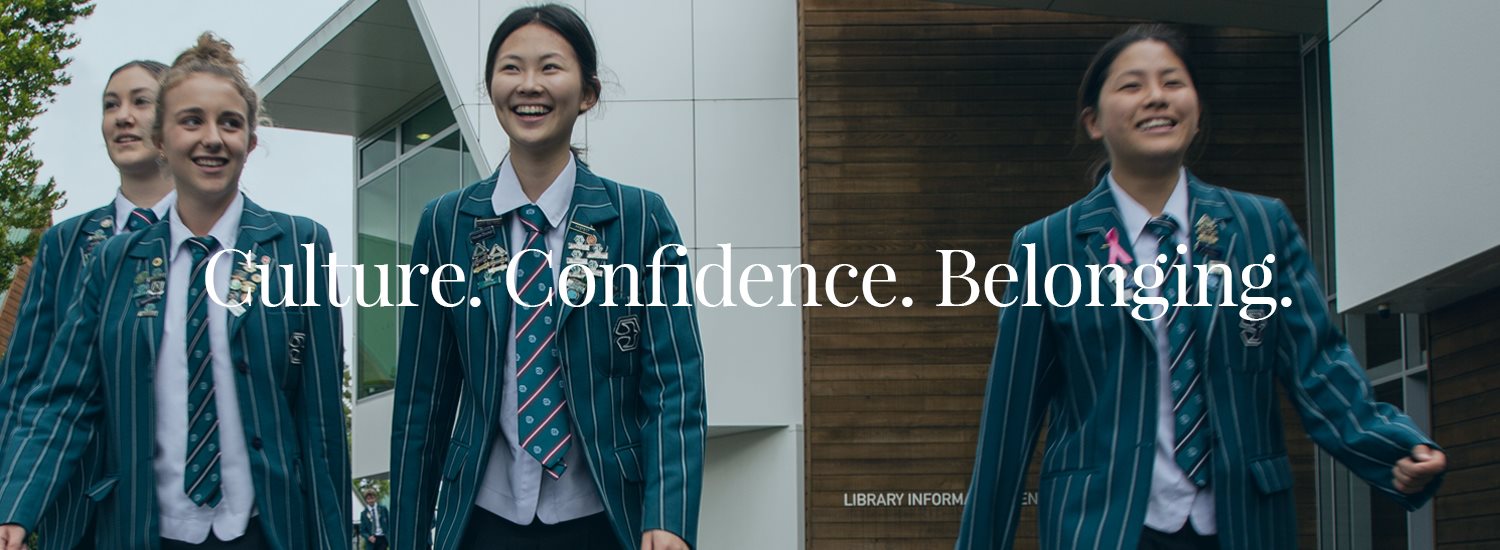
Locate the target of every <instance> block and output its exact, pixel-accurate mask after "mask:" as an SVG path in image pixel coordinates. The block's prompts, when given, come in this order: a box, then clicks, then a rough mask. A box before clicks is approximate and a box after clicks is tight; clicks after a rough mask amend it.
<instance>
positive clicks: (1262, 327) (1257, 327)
mask: <svg viewBox="0 0 1500 550" xmlns="http://www.w3.org/2000/svg"><path fill="white" fill-rule="evenodd" d="M1245 315H1246V316H1248V317H1250V318H1253V319H1258V320H1257V321H1252V320H1250V319H1244V318H1241V319H1240V342H1241V343H1243V344H1245V347H1247V348H1258V347H1260V345H1261V343H1262V342H1264V335H1265V331H1266V325H1268V324H1270V322H1271V318H1270V317H1271V312H1270V311H1269V310H1267V309H1266V308H1250V309H1248V310H1246V311H1245Z"/></svg>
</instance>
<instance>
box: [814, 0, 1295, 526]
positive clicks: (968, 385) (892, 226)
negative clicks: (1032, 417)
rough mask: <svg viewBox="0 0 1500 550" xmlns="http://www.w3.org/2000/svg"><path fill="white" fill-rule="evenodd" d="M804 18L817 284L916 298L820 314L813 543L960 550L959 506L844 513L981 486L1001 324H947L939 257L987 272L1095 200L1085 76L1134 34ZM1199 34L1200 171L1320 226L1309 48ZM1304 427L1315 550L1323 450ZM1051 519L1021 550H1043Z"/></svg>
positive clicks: (1028, 18)
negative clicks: (1017, 238) (900, 496)
mask: <svg viewBox="0 0 1500 550" xmlns="http://www.w3.org/2000/svg"><path fill="white" fill-rule="evenodd" d="M799 13H800V40H801V53H802V56H801V65H802V79H801V84H802V88H803V89H802V93H801V98H802V100H801V101H802V147H803V150H802V159H803V166H802V168H803V186H802V190H803V205H804V210H803V220H804V224H805V227H804V241H803V253H804V261H806V262H808V263H810V264H812V265H814V266H816V267H817V268H818V271H819V273H824V272H825V271H826V270H828V269H830V268H832V267H833V266H834V265H837V264H840V263H849V264H853V265H855V266H858V267H860V268H861V269H863V268H865V267H866V266H869V265H873V264H876V263H885V264H889V265H891V266H893V267H894V268H895V270H896V272H897V275H898V281H899V282H898V283H894V284H891V285H887V286H886V287H883V288H885V289H886V290H887V291H888V292H889V294H885V295H886V296H911V297H913V298H914V299H915V300H916V305H914V306H913V307H911V308H909V309H906V308H901V307H900V306H899V305H896V306H893V307H892V308H887V309H878V308H874V307H870V306H866V305H861V306H858V307H852V308H836V307H826V306H825V307H818V308H805V309H804V311H805V313H804V315H805V326H806V328H807V330H806V333H807V337H806V338H807V343H806V346H807V360H806V364H807V407H806V411H807V428H808V438H807V461H808V462H807V476H808V477H807V481H808V483H807V506H808V510H807V519H808V529H807V533H808V547H809V548H812V549H829V550H838V549H852V548H860V549H868V548H901V549H923V548H952V544H953V539H954V536H955V534H956V533H957V529H958V520H959V516H960V509H959V508H958V507H917V508H913V507H897V508H890V507H886V508H880V507H863V508H861V507H845V506H844V500H843V499H844V495H845V494H846V493H857V492H886V491H950V492H960V493H961V492H964V491H965V490H966V489H967V484H968V480H969V473H970V469H971V467H972V463H973V453H974V443H975V438H976V436H977V431H978V423H979V412H980V405H981V401H982V398H983V395H982V393H983V391H984V381H985V377H986V375H987V372H988V368H989V362H990V355H991V352H992V350H993V346H994V342H995V319H996V313H997V310H996V308H994V307H992V306H990V305H988V304H987V303H985V302H984V301H983V299H982V298H981V301H980V302H979V303H977V304H975V305H973V306H970V307H964V308H952V307H950V308H939V307H935V305H934V304H937V303H938V302H939V301H940V300H941V294H940V292H941V290H940V288H941V287H940V284H941V281H940V275H941V272H940V268H941V264H940V257H939V255H938V254H937V252H936V250H938V249H951V248H959V249H965V250H969V251H971V252H973V253H974V254H975V255H976V256H977V258H978V264H979V265H980V266H981V267H980V268H979V271H980V272H981V273H982V271H983V270H984V269H986V268H987V267H988V266H989V265H992V264H994V263H999V262H1005V261H1007V257H1006V256H1007V253H1008V251H1009V248H1010V240H1011V235H1012V234H1013V233H1014V231H1015V230H1016V229H1018V228H1019V227H1020V226H1021V225H1023V224H1025V223H1027V222H1030V221H1032V220H1035V219H1038V218H1040V217H1042V216H1044V215H1046V214H1048V213H1051V212H1053V211H1056V210H1057V209H1059V208H1062V207H1064V206H1066V205H1067V204H1069V203H1071V202H1072V201H1074V200H1077V199H1078V198H1080V197H1082V196H1083V195H1084V194H1085V193H1086V192H1087V191H1088V189H1089V188H1090V187H1091V186H1092V185H1091V182H1087V181H1084V178H1083V173H1084V170H1085V167H1086V164H1087V158H1088V156H1089V155H1090V154H1091V153H1092V148H1091V147H1081V148H1080V147H1075V146H1074V140H1073V135H1074V130H1073V116H1074V113H1073V103H1074V101H1075V94H1076V90H1077V86H1078V80H1079V79H1080V77H1081V75H1082V73H1083V69H1084V67H1085V66H1086V65H1087V63H1088V59H1089V57H1090V56H1091V55H1092V53H1093V52H1094V51H1095V50H1096V49H1097V48H1098V47H1099V46H1100V45H1102V44H1103V43H1104V41H1106V40H1108V39H1109V38H1110V37H1111V36H1114V35H1115V34H1117V33H1119V32H1120V31H1122V30H1124V29H1125V27H1127V26H1128V25H1129V23H1130V22H1125V21H1120V20H1112V19H1105V18H1099V17H1088V16H1079V15H1068V14H1060V13H1051V12H1044V11H1023V10H1007V9H995V8H984V7H975V6H967V5H957V4H944V3H937V2H912V1H897V0H802V1H801V3H800V8H799ZM1189 33H1190V35H1191V38H1192V47H1193V48H1194V49H1195V51H1197V52H1198V53H1200V54H1202V55H1200V57H1199V58H1198V63H1199V72H1200V74H1199V75H1198V80H1199V88H1200V93H1201V94H1202V96H1203V97H1204V99H1205V101H1206V102H1207V103H1208V105H1209V106H1210V109H1211V116H1210V119H1209V120H1210V123H1211V130H1210V134H1209V135H1210V139H1211V141H1210V142H1209V146H1208V147H1207V149H1206V151H1205V153H1204V155H1203V157H1201V159H1198V160H1196V161H1193V162H1191V163H1190V166H1191V167H1192V168H1193V169H1194V171H1195V173H1197V174H1199V175H1200V176H1202V177H1203V178H1204V179H1206V180H1207V181H1210V182H1215V183H1219V184H1222V185H1228V186H1231V187H1234V188H1237V189H1242V190H1248V191H1252V192H1257V193H1262V194H1268V195H1273V196H1277V197H1280V198H1282V199H1283V200H1285V201H1287V203H1288V204H1289V205H1290V206H1291V208H1292V209H1293V212H1297V213H1299V214H1300V213H1302V212H1303V211H1304V204H1305V196H1304V195H1305V183H1304V179H1303V164H1302V143H1303V138H1302V125H1301V120H1302V114H1301V99H1300V98H1301V84H1300V72H1299V69H1298V64H1299V62H1298V59H1299V57H1298V44H1297V41H1296V39H1295V38H1293V37H1289V36H1281V35H1274V34H1269V33H1264V32H1259V31H1244V30H1210V29H1189ZM838 291H839V292H840V293H841V294H840V295H841V296H843V297H845V298H846V299H847V298H848V297H849V296H853V295H857V294H858V292H859V288H858V287H857V286H856V285H849V284H844V285H840V287H839V288H838ZM1288 415H1289V416H1288V420H1290V424H1289V428H1288V432H1289V433H1290V434H1292V435H1290V436H1289V438H1288V439H1289V443H1290V444H1291V448H1292V452H1293V457H1294V458H1293V460H1294V464H1295V465H1296V466H1295V468H1296V475H1297V478H1298V482H1299V485H1298V489H1297V490H1298V493H1299V494H1298V498H1299V499H1300V501H1299V513H1300V514H1301V518H1302V526H1303V528H1302V534H1303V535H1304V539H1303V545H1304V547H1309V548H1310V547H1314V539H1313V534H1314V526H1313V521H1312V520H1313V519H1314V509H1313V506H1314V502H1313V483H1312V482H1313V479H1312V466H1311V459H1310V445H1309V443H1308V442H1307V440H1306V438H1305V436H1303V435H1302V431H1301V429H1300V427H1299V426H1298V425H1297V423H1296V421H1295V420H1294V418H1295V415H1291V413H1290V411H1288ZM1038 447H1040V445H1039V446H1038ZM1039 450H1040V449H1038V451H1039ZM1034 476H1035V473H1034V472H1033V481H1032V483H1031V484H1030V486H1031V487H1035V486H1036V483H1035V477H1034ZM1034 510H1035V509H1034V508H1027V509H1026V511H1025V512H1023V514H1022V522H1023V525H1024V528H1023V529H1022V536H1023V537H1026V539H1025V540H1022V541H1020V542H1019V544H1018V545H1017V547H1018V548H1034V547H1035V546H1036V541H1035V527H1034V525H1035V521H1036V517H1035V512H1034Z"/></svg>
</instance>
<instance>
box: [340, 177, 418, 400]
mask: <svg viewBox="0 0 1500 550" xmlns="http://www.w3.org/2000/svg"><path fill="white" fill-rule="evenodd" d="M356 198H357V201H358V217H357V218H356V221H355V224H356V225H357V226H358V230H359V236H358V242H357V243H356V248H358V251H357V254H358V255H359V258H358V262H359V263H360V264H363V265H365V266H367V268H366V270H365V272H364V273H363V277H364V278H365V284H364V288H363V289H362V290H363V292H361V293H360V296H358V297H359V298H362V299H363V300H364V303H366V304H371V303H375V302H376V301H378V300H379V296H380V286H381V285H380V283H381V281H380V279H379V277H380V274H379V272H378V271H376V270H375V267H374V266H376V265H382V264H384V265H388V266H391V267H390V268H388V270H387V271H388V274H387V277H386V281H385V282H386V284H387V287H386V288H388V289H391V292H395V289H396V288H397V286H396V284H397V283H398V282H399V281H400V275H399V270H397V269H396V268H395V266H396V265H397V264H400V263H404V262H405V259H404V258H402V257H401V255H400V254H399V252H398V250H397V248H396V230H397V226H396V222H397V219H396V171H395V170H392V171H389V172H386V173H385V174H383V175H381V176H380V177H378V178H375V179H374V180H372V181H370V182H369V183H367V184H365V185H364V186H362V187H360V188H359V191H358V192H357V197H356ZM355 276H356V277H359V276H361V275H360V273H359V272H358V271H356V275H355ZM356 284H358V283H357V282H356ZM352 290H353V289H351V291H352ZM399 300H400V295H399V294H392V295H391V296H390V298H389V301H390V302H391V303H393V304H394V303H399ZM398 311H399V309H398V308H396V307H395V306H388V307H380V306H376V307H359V308H358V309H356V310H355V325H356V328H357V329H358V333H357V336H358V337H357V338H356V340H355V343H356V346H357V353H355V358H356V361H357V362H358V366H357V372H358V390H357V393H356V395H357V396H358V397H365V396H367V395H372V394H376V393H380V392H383V391H386V390H389V389H392V388H393V387H395V375H396V342H397V337H398V336H399V335H400V332H399V327H398V326H397V325H398V323H399V321H400V318H399V317H400V316H399V315H398V313H397V312H398Z"/></svg>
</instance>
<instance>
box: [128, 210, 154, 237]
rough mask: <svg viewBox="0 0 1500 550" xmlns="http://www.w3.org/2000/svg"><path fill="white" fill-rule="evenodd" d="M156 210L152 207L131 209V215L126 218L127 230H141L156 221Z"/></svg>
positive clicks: (132, 231) (133, 231)
mask: <svg viewBox="0 0 1500 550" xmlns="http://www.w3.org/2000/svg"><path fill="white" fill-rule="evenodd" d="M158 219H159V218H157V217H156V211H155V210H152V209H150V208H137V209H135V210H131V211H130V216H129V217H127V218H126V219H125V230H126V231H129V232H131V233H135V232H136V231H140V230H142V229H145V228H147V227H149V226H150V225H151V224H153V223H156V222H157V220H158Z"/></svg>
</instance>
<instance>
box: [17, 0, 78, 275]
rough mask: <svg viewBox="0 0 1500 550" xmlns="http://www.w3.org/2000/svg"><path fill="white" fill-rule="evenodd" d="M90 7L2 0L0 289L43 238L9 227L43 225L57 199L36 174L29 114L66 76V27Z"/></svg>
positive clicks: (68, 0)
mask: <svg viewBox="0 0 1500 550" xmlns="http://www.w3.org/2000/svg"><path fill="white" fill-rule="evenodd" d="M93 11H94V5H93V3H92V2H91V1H90V0H0V288H5V287H7V286H10V281H11V277H12V276H13V275H14V273H15V267H16V266H17V265H19V264H20V263H21V261H22V260H23V259H24V258H26V257H28V256H30V255H31V254H33V253H35V252H36V247H37V243H38V241H39V239H40V238H41V234H40V233H39V232H36V231H30V232H29V234H30V236H29V238H26V239H24V240H19V242H18V239H15V238H14V237H13V236H12V235H13V234H15V233H17V232H16V231H15V230H18V229H19V230H23V231H22V232H23V233H24V232H25V231H24V230H35V229H41V228H45V227H47V226H48V225H50V223H51V219H52V211H53V210H56V209H57V208H60V207H61V206H62V204H63V199H62V193H60V192H59V191H58V190H57V186H56V184H55V183H54V182H53V181H52V180H51V179H48V181H46V182H45V183H42V182H38V181H37V172H38V170H40V169H41V167H42V163H41V161H39V160H37V159H36V158H35V157H34V156H33V155H32V151H31V134H32V132H34V131H35V130H36V128H34V127H33V126H32V121H33V120H34V119H35V118H36V117H37V115H40V114H42V113H43V112H44V111H46V106H47V105H48V104H50V103H52V100H53V98H54V97H55V96H56V90H57V88H58V87H59V86H64V85H67V84H68V82H69V80H70V79H69V77H68V75H67V73H66V72H64V69H66V68H67V67H68V64H69V63H71V62H72V61H73V60H72V59H71V58H67V57H63V53H64V52H66V51H68V50H70V49H72V48H73V47H74V46H77V45H78V38H77V37H75V36H73V33H72V32H70V31H69V30H68V27H69V26H70V25H72V23H73V22H74V21H75V20H77V19H78V18H79V17H84V16H87V15H88V14H90V13H93Z"/></svg>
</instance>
